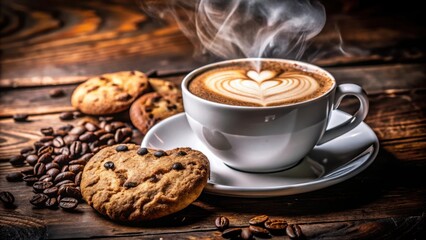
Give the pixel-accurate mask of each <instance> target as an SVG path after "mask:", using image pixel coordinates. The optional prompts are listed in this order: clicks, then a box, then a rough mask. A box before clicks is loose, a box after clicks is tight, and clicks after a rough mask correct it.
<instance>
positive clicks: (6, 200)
mask: <svg viewBox="0 0 426 240" xmlns="http://www.w3.org/2000/svg"><path fill="white" fill-rule="evenodd" d="M0 201H2V202H3V204H4V205H5V206H12V205H13V203H14V202H15V197H14V196H13V194H12V193H11V192H0Z"/></svg>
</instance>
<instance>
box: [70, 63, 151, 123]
mask: <svg viewBox="0 0 426 240" xmlns="http://www.w3.org/2000/svg"><path fill="white" fill-rule="evenodd" d="M148 88H149V84H148V79H147V77H146V76H145V74H144V73H142V72H138V71H129V72H117V73H108V74H104V75H102V76H99V77H93V78H90V79H88V80H87V81H86V82H84V83H82V84H80V85H79V86H78V87H77V88H76V89H75V90H74V92H73V94H72V97H71V104H72V106H73V107H75V108H77V109H79V110H80V111H81V112H83V113H86V114H93V115H103V114H112V113H117V112H121V111H124V110H126V109H128V108H129V107H130V105H131V104H132V103H133V101H134V100H135V99H137V98H138V97H139V96H140V95H141V94H142V93H144V92H145V91H147V89H148Z"/></svg>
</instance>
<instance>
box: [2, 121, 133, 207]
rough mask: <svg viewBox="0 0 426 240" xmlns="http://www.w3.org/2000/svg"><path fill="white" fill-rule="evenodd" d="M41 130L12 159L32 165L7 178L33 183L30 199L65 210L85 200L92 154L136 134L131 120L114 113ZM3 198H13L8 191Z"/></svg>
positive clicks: (18, 164) (44, 205)
mask: <svg viewBox="0 0 426 240" xmlns="http://www.w3.org/2000/svg"><path fill="white" fill-rule="evenodd" d="M40 132H41V133H42V134H43V137H41V138H40V139H39V140H38V141H36V142H35V143H34V146H32V147H26V148H23V149H21V152H20V154H19V155H17V156H14V157H12V158H11V159H10V161H9V162H10V164H12V165H13V166H14V167H22V166H25V165H26V164H28V165H30V166H31V167H25V168H23V169H21V171H20V172H13V173H9V174H8V175H7V176H6V180H7V181H10V182H18V181H25V182H26V183H27V184H28V185H30V186H32V188H33V192H34V193H35V195H34V196H33V197H32V198H31V200H30V203H31V204H33V205H34V206H36V207H39V208H45V207H47V208H57V207H58V206H59V207H61V208H62V209H64V210H72V209H75V208H76V207H77V205H78V204H79V202H80V201H82V196H81V192H80V182H81V175H82V172H83V169H84V166H85V165H86V163H87V162H88V161H89V160H90V158H91V157H92V156H93V155H94V154H95V153H97V152H98V151H100V150H101V149H103V148H105V147H107V146H111V145H114V144H118V143H129V142H131V140H132V135H133V132H132V129H131V127H130V126H129V125H128V124H126V123H124V122H121V121H115V120H114V118H112V117H100V118H99V119H93V118H92V119H86V120H82V121H80V123H79V124H78V125H77V126H73V125H71V124H67V125H64V126H61V127H59V128H57V129H53V128H52V127H46V128H42V129H40ZM5 194H6V193H5ZM12 196H13V195H12ZM3 198H4V199H9V200H7V201H10V195H9V194H7V195H5V196H3V195H2V199H3ZM2 201H3V200H2ZM3 202H4V201H3Z"/></svg>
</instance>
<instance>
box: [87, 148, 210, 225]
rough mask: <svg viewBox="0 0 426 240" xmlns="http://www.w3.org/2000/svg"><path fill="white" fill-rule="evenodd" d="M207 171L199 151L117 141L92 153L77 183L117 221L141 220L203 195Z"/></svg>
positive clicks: (169, 211) (95, 205)
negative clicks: (146, 146) (162, 149)
mask: <svg viewBox="0 0 426 240" xmlns="http://www.w3.org/2000/svg"><path fill="white" fill-rule="evenodd" d="M120 146H126V147H127V148H126V147H120ZM117 149H118V150H117ZM208 175H209V161H208V160H207V158H206V156H204V154H203V153H201V152H199V151H196V150H192V149H190V148H176V149H173V150H168V151H161V150H154V149H147V148H142V149H141V148H140V147H139V146H138V145H135V144H121V145H114V146H110V147H107V148H104V149H102V150H101V151H99V152H98V153H97V154H95V155H94V156H93V157H92V158H91V160H90V161H89V162H88V163H87V165H86V166H85V168H84V171H83V175H82V180H81V184H80V187H81V193H82V195H83V198H84V200H86V202H87V203H88V204H89V205H90V206H92V207H93V208H94V209H95V210H96V211H98V212H99V213H101V214H103V215H105V216H107V217H109V218H111V219H113V220H117V221H123V222H140V221H146V220H152V219H157V218H160V217H163V216H166V215H169V214H172V213H175V212H177V211H179V210H181V209H183V208H185V207H187V206H188V205H189V204H191V203H192V202H193V201H195V200H196V199H197V198H198V196H199V195H200V194H201V192H202V190H203V188H204V187H205V185H206V184H207V179H208Z"/></svg>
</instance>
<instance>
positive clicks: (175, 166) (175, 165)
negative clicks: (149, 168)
mask: <svg viewBox="0 0 426 240" xmlns="http://www.w3.org/2000/svg"><path fill="white" fill-rule="evenodd" d="M172 169H173V170H177V171H179V170H183V169H185V167H184V166H183V165H182V163H180V162H177V163H173V165H172Z"/></svg>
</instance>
